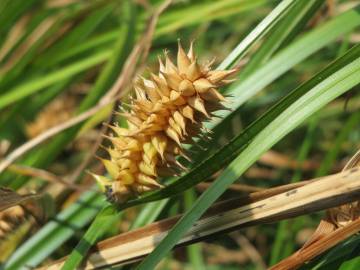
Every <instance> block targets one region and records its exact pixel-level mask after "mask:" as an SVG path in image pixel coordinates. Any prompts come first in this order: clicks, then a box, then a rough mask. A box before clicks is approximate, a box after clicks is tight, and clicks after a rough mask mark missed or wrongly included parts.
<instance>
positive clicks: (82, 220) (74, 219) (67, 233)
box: [5, 192, 104, 270]
mask: <svg viewBox="0 0 360 270" xmlns="http://www.w3.org/2000/svg"><path fill="white" fill-rule="evenodd" d="M103 205H104V199H103V197H102V196H101V195H99V194H97V193H95V192H87V193H85V194H83V195H82V197H81V198H80V199H79V200H78V201H77V202H76V203H74V204H73V205H72V206H70V207H69V208H67V209H66V210H64V211H63V212H61V213H60V214H58V215H57V216H56V217H55V218H54V220H53V221H49V222H48V223H47V224H46V225H45V226H44V227H43V228H41V230H40V231H38V232H37V233H36V234H35V235H34V236H33V237H31V238H30V239H29V240H28V241H26V242H25V243H24V244H23V245H22V246H20V247H19V248H18V249H17V250H16V251H15V253H14V254H13V255H12V256H11V257H10V259H9V260H8V261H7V263H6V264H5V269H8V270H12V269H14V270H17V269H21V268H23V267H25V266H27V267H36V266H38V265H39V263H41V262H42V261H43V260H44V259H46V258H47V257H48V256H49V255H50V254H51V253H52V252H53V251H54V250H55V249H57V248H58V247H59V246H60V245H62V244H63V243H64V242H65V241H66V240H68V239H69V238H70V237H71V236H72V235H73V234H74V232H75V230H79V229H81V228H82V227H83V226H84V225H86V224H88V223H89V222H90V221H91V220H92V219H93V217H94V216H95V215H96V214H97V213H98V211H99V209H100V208H101V207H102V206H103Z"/></svg>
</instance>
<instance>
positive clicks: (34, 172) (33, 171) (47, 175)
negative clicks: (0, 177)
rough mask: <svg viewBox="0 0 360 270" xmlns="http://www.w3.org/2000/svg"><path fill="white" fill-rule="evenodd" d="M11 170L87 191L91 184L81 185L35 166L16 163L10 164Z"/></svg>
mask: <svg viewBox="0 0 360 270" xmlns="http://www.w3.org/2000/svg"><path fill="white" fill-rule="evenodd" d="M9 170H10V171H11V172H14V173H17V174H20V175H25V176H30V177H37V178H41V179H43V180H46V181H49V182H52V183H58V184H62V185H64V186H66V187H67V188H70V189H74V190H79V191H85V190H89V188H90V186H81V185H77V184H74V183H73V182H72V181H68V180H66V179H64V178H62V177H59V176H57V175H55V174H53V173H51V172H49V171H46V170H42V169H37V168H33V167H28V166H22V165H15V164H14V165H10V167H9Z"/></svg>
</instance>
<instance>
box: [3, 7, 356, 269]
mask: <svg viewBox="0 0 360 270" xmlns="http://www.w3.org/2000/svg"><path fill="white" fill-rule="evenodd" d="M304 1H305V0H303V1H298V2H299V3H300V4H299V5H301V2H304ZM279 2H280V1H278V0H221V1H220V0H218V1H216V0H213V1H211V0H197V1H190V0H183V1H175V3H174V4H172V5H171V6H170V7H169V8H168V9H167V10H166V11H165V12H163V14H161V15H160V17H159V20H158V23H157V26H156V29H155V33H154V36H153V41H152V44H151V50H150V53H149V56H148V59H147V60H146V63H147V69H145V70H144V72H145V74H146V73H147V72H148V70H152V71H154V70H156V68H157V57H158V55H159V54H161V53H162V52H163V51H164V50H165V49H167V50H169V51H170V54H173V55H174V54H175V53H176V50H177V49H176V48H177V41H178V39H179V38H180V39H181V42H182V43H183V45H184V46H185V47H188V44H190V42H191V41H192V40H195V48H196V52H197V54H198V55H199V57H200V58H201V59H203V60H208V59H213V58H215V64H214V65H215V66H217V65H218V64H220V63H221V62H222V61H223V60H224V59H225V58H226V57H227V56H228V55H229V54H230V53H231V52H232V50H233V49H234V48H235V47H236V46H237V44H238V43H239V42H240V41H241V40H242V39H243V38H244V37H245V36H246V35H247V34H248V33H249V32H251V30H252V29H253V28H254V27H255V26H256V25H257V24H258V23H259V22H260V21H261V20H262V19H263V18H264V17H265V16H266V15H267V14H269V12H270V11H271V10H272V9H273V8H274V7H275V6H276V5H277V4H278V3H279ZM305 2H306V1H305ZM310 2H311V6H309V7H308V9H307V10H305V11H303V10H302V12H304V14H303V15H302V16H301V17H299V18H298V17H296V16H297V15H299V13H296V11H294V12H295V13H294V15H293V17H291V18H293V19H291V18H290V19H289V18H287V19H288V21H287V22H286V23H283V24H282V25H279V27H278V30H277V31H278V33H277V32H276V29H275V30H274V31H272V32H270V33H269V34H268V38H266V37H265V39H264V40H263V41H262V42H261V43H259V44H257V45H256V46H254V47H253V48H252V49H251V51H250V53H249V54H248V56H247V57H245V58H244V59H243V60H242V61H241V65H242V66H245V68H243V69H242V71H241V72H240V73H239V78H238V81H241V80H244V79H245V78H247V77H248V76H250V75H251V74H252V73H254V72H255V71H256V70H257V69H258V68H259V67H261V66H262V65H264V64H265V63H266V62H267V61H268V60H269V59H270V58H271V57H273V55H276V54H277V53H278V52H280V51H282V50H283V49H284V48H286V47H287V46H289V45H290V44H292V43H293V42H295V41H297V40H299V39H300V38H302V37H303V36H304V35H306V34H307V33H310V32H311V31H314V29H318V28H319V27H322V26H323V25H325V24H326V23H328V22H329V21H332V20H335V19H337V18H339V16H341V14H344V13H345V12H348V11H349V10H357V12H358V10H359V8H358V7H356V5H357V4H358V1H352V0H339V1H335V0H328V1H309V3H310ZM161 3H162V1H157V0H151V1H150V0H137V1H136V0H134V1H118V0H97V1H95V0H94V1H86V0H27V1H23V0H2V1H0V159H1V158H3V157H6V156H7V155H8V154H9V153H10V152H11V151H13V150H14V149H16V148H17V147H19V146H20V145H22V144H24V143H25V142H27V141H29V140H31V139H33V138H35V137H36V136H38V135H40V134H42V133H43V132H46V131H47V130H49V129H50V128H51V127H54V126H56V125H58V124H61V123H62V122H64V121H67V120H69V119H71V118H72V117H73V116H75V115H78V114H80V113H82V112H84V111H86V110H88V109H90V108H92V107H93V106H95V105H96V104H97V103H98V102H99V100H100V99H101V98H102V97H103V96H104V95H105V94H106V92H107V91H108V90H109V89H110V88H111V86H112V85H113V83H114V82H115V80H116V78H117V77H118V75H119V73H120V72H121V71H122V69H123V67H124V63H125V61H126V59H127V57H128V55H129V54H130V53H131V51H132V49H133V48H134V46H135V45H136V44H137V42H138V40H139V38H140V36H141V35H142V32H143V31H144V29H145V27H146V26H147V24H148V18H149V16H150V15H151V14H152V13H153V11H154V9H155V8H156V7H157V6H158V5H160V4H161ZM299 9H300V7H299ZM357 20H359V18H357ZM292 23H294V25H292ZM359 25H360V22H359V21H355V22H352V25H351V26H349V25H348V26H347V27H346V25H338V26H336V27H338V29H333V30H334V31H335V30H336V31H338V32H337V34H334V35H335V36H334V38H332V39H330V38H329V40H327V37H325V36H324V37H323V36H321V35H318V36H317V39H313V40H312V41H311V42H310V43H309V44H310V45H311V44H314V46H315V47H316V46H317V44H321V45H319V48H318V49H317V50H316V53H311V56H310V57H307V58H306V59H304V60H303V61H301V62H300V63H298V64H296V65H295V66H294V67H293V68H291V69H289V70H287V72H286V73H285V74H284V75H281V76H280V75H279V76H278V77H277V78H276V80H275V81H274V82H273V83H271V84H269V85H267V86H266V88H265V89H264V90H263V91H262V92H259V93H258V94H256V95H255V96H254V97H253V98H251V99H249V100H248V101H247V102H246V103H245V104H244V105H243V106H242V107H241V109H240V110H238V111H237V113H236V114H234V116H233V117H231V118H227V119H226V121H223V123H222V124H221V128H218V129H217V130H216V132H215V134H214V135H213V137H214V138H215V139H214V141H213V142H212V146H213V147H214V148H213V149H216V148H217V145H224V144H226V143H227V142H228V140H229V139H231V138H232V137H233V136H234V135H236V134H238V133H239V132H240V131H241V130H243V128H244V127H246V126H248V125H249V124H251V123H252V122H253V121H254V120H255V119H257V118H258V117H259V116H260V115H262V114H263V113H264V112H265V111H266V110H267V109H269V108H270V107H271V106H272V105H274V104H275V103H276V102H277V101H278V100H279V99H280V98H281V97H283V96H285V95H286V94H288V93H289V92H290V90H292V89H294V88H295V87H296V86H298V85H300V84H301V83H302V82H305V81H307V80H308V79H309V78H311V77H312V76H313V75H314V74H315V73H317V72H318V71H320V70H321V69H323V68H324V67H325V66H326V65H328V64H329V63H330V62H332V61H333V60H334V59H336V58H337V57H338V56H341V55H342V54H344V52H345V51H346V50H348V49H349V48H350V47H352V46H353V45H354V44H357V43H359V40H360V32H359V31H358V30H359V28H358V27H359ZM334 27H335V26H334ZM341 29H344V30H343V32H342V30H341ZM284 33H286V34H284ZM324 40H326V41H324ZM321 42H324V44H322V43H321ZM310 45H309V47H311V46H310ZM259 48H261V50H259ZM304 50H310V49H309V48H304ZM259 51H260V53H257V54H256V53H255V52H259ZM314 52H315V51H314ZM301 53H302V52H301V51H299V54H301ZM253 56H254V57H253ZM358 90H359V88H354V89H352V90H351V91H349V92H348V93H347V94H346V95H343V96H341V97H339V98H338V99H336V100H334V101H333V102H331V103H330V104H328V105H327V106H326V107H324V108H323V109H321V110H320V111H319V112H317V113H316V114H315V115H313V116H311V117H310V118H309V119H308V120H307V121H306V122H305V123H303V124H302V125H301V126H300V127H298V128H297V129H296V130H294V131H293V132H292V133H291V134H290V135H288V136H286V137H285V139H283V140H281V141H280V142H279V143H277V144H276V145H275V147H273V148H272V150H271V151H268V152H266V153H265V154H264V155H263V156H262V157H261V158H260V159H259V161H258V162H257V163H256V164H255V165H254V166H252V167H251V168H250V169H249V170H248V171H247V172H246V173H245V174H244V175H243V176H242V177H241V179H240V181H239V182H237V183H236V184H234V185H233V186H232V187H231V188H230V189H229V190H228V191H227V192H226V193H225V194H223V195H222V199H226V198H231V197H234V196H238V195H239V194H243V193H248V192H250V191H256V190H260V189H263V188H268V187H272V186H277V185H281V184H285V183H288V182H295V181H299V180H303V179H310V178H314V177H317V176H323V175H326V174H329V173H334V172H338V171H340V170H341V168H342V167H343V166H344V164H345V162H346V161H347V159H348V158H349V157H350V156H351V155H352V154H354V150H355V149H358V148H360V128H359V126H360V110H359V108H360V95H359V91H358ZM112 109H113V104H109V105H108V106H105V107H104V108H102V109H101V110H98V111H97V112H96V114H95V115H93V116H92V117H90V118H89V119H87V120H85V121H84V122H81V123H80V124H77V125H75V126H73V127H71V128H69V129H67V130H65V131H62V132H60V133H59V134H57V135H56V136H53V137H52V138H51V139H49V140H47V141H46V142H45V143H41V144H38V145H36V146H35V147H34V148H33V149H31V150H30V151H28V152H27V153H26V154H24V155H23V156H21V157H20V158H19V159H18V160H17V161H16V163H14V164H12V165H10V166H9V167H8V168H7V170H5V171H4V172H2V174H1V176H0V185H1V186H3V187H9V188H11V189H13V190H17V191H18V193H20V194H27V193H30V192H35V193H39V194H40V193H45V194H46V196H42V197H41V199H39V200H36V201H32V202H29V203H27V204H26V208H25V209H24V208H21V207H19V206H16V207H13V208H9V209H7V210H6V211H3V212H1V213H0V260H1V262H2V263H4V264H5V263H6V262H8V263H9V261H7V260H8V259H9V257H10V255H11V254H13V253H14V252H15V254H13V257H12V259H10V263H9V264H7V266H8V267H9V269H22V268H21V267H24V265H28V266H29V265H30V266H37V265H39V264H41V263H47V262H50V261H52V260H55V259H58V258H61V257H63V256H65V255H67V254H69V253H70V252H71V251H72V249H73V247H74V246H75V245H76V244H77V243H78V241H79V239H80V237H81V235H82V234H83V233H84V230H85V229H86V226H87V225H88V224H89V223H90V222H91V221H92V220H93V218H94V216H95V215H96V213H97V212H98V210H99V209H100V208H101V206H102V205H103V203H104V197H103V196H102V195H101V194H99V193H98V192H97V191H96V190H95V189H94V186H93V184H94V183H93V180H92V179H91V177H89V175H88V174H86V170H91V171H96V172H99V173H101V172H102V171H103V168H101V166H100V165H99V162H98V161H97V160H96V159H95V158H93V153H92V149H93V145H94V144H96V142H98V139H99V136H100V134H101V129H102V123H103V122H104V121H107V120H108V118H109V116H110V114H111V111H112ZM119 121H121V119H119ZM215 140H216V141H215ZM105 144H106V143H105ZM200 151H201V150H200ZM97 153H98V155H100V156H103V155H104V154H103V153H102V150H101V149H100V150H99V151H98V152H97ZM80 165H81V166H83V167H80ZM79 167H80V168H79ZM206 187H207V183H202V184H200V185H198V186H197V187H196V188H194V189H193V190H192V191H191V192H190V193H189V192H188V193H186V194H185V195H179V196H176V197H175V196H174V197H172V198H170V199H169V200H168V201H166V202H163V204H162V205H161V206H160V207H159V205H157V208H156V209H155V210H154V209H151V208H149V207H150V206H149V205H145V206H137V207H134V208H130V209H128V210H126V211H125V212H124V214H123V215H122V216H121V220H119V221H117V222H116V223H115V224H114V226H112V228H111V230H109V231H108V232H107V233H106V235H105V236H104V237H103V238H108V237H110V236H112V235H115V234H119V233H121V232H125V231H128V230H129V229H130V228H134V227H139V226H141V225H145V224H146V223H151V222H152V221H154V220H159V219H162V218H166V217H169V216H173V215H175V214H178V213H182V212H184V211H185V210H186V209H187V208H188V207H189V205H191V204H192V202H193V201H194V197H195V196H197V194H200V193H201V192H202V191H203V190H204V189H205V188H206ZM184 196H185V198H184ZM79 198H80V200H82V201H83V202H85V203H84V204H79V203H76V202H77V201H78V200H79ZM146 207H147V208H146ZM144 209H145V210H146V211H148V212H144ZM149 209H150V210H149ZM149 211H151V213H152V215H151V216H150V214H149ZM140 213H145V214H143V215H146V213H148V216H147V219H145V220H143V221H141V220H140V221H139V220H138V219H137V217H138V216H139V215H140ZM149 216H150V217H149ZM322 216H323V213H318V214H313V215H308V216H302V217H299V218H295V219H291V220H288V221H283V222H280V223H277V224H270V225H262V226H257V227H251V228H248V229H244V230H241V231H238V232H234V233H231V234H227V235H224V236H222V237H219V238H215V239H213V240H211V241H206V242H202V243H199V244H195V245H192V246H189V247H183V248H179V249H177V250H176V251H175V252H173V253H172V254H171V255H169V256H168V257H167V258H166V260H164V261H163V262H162V264H161V265H159V269H205V268H206V269H228V270H230V269H239V268H240V267H241V269H264V268H265V267H266V266H269V265H272V264H274V263H276V262H278V261H279V260H281V259H283V258H285V257H287V256H289V255H290V254H292V253H293V252H294V251H295V250H297V249H298V248H299V247H301V246H302V245H303V244H304V242H305V241H306V240H307V239H308V237H309V236H310V235H311V234H312V233H313V231H314V228H315V227H316V226H317V224H318V223H319V220H320V218H321V217H322ZM64 224H65V225H64ZM351 251H353V250H351ZM350 253H351V252H349V254H350ZM349 256H350V255H349ZM350 257H351V256H350ZM349 259H350V258H349ZM11 267H12V268H11ZM341 267H342V268H341V269H359V268H357V267H360V261H358V260H356V259H353V260H352V261H349V262H347V264H343V266H341Z"/></svg>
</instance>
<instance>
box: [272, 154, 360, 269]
mask: <svg viewBox="0 0 360 270" xmlns="http://www.w3.org/2000/svg"><path fill="white" fill-rule="evenodd" d="M359 169H360V150H359V151H358V152H356V153H355V155H354V156H353V157H352V158H351V159H350V160H349V161H348V163H347V164H346V165H345V166H344V168H343V172H344V171H347V170H350V171H351V170H359ZM358 208H359V202H355V203H352V204H345V205H339V206H337V207H335V208H332V209H330V210H328V212H327V214H326V217H325V218H324V219H322V220H321V221H320V223H319V225H318V227H317V228H316V230H315V232H314V233H313V235H312V236H311V237H310V238H309V240H308V241H307V242H306V243H305V245H304V246H303V247H302V248H301V249H300V250H298V251H297V252H295V253H294V254H292V255H291V256H289V257H288V258H285V259H284V260H282V261H280V262H279V263H277V264H276V265H274V266H273V267H272V268H271V269H272V270H280V269H281V270H283V269H297V268H298V267H300V266H301V265H303V264H304V263H306V262H307V261H309V260H311V259H313V258H315V257H316V256H318V255H320V254H321V253H323V252H324V251H326V250H328V249H329V248H331V247H333V246H335V245H337V244H338V243H339V242H341V241H342V240H344V239H346V238H347V237H349V236H351V235H352V234H354V233H356V232H358V231H359V230H360V224H359V212H358V211H357V210H358ZM338 218H340V219H341V221H342V222H341V223H343V224H345V226H343V225H342V224H340V223H339V222H338V221H339V220H338ZM339 227H340V228H339Z"/></svg>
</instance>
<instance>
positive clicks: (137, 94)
mask: <svg viewBox="0 0 360 270" xmlns="http://www.w3.org/2000/svg"><path fill="white" fill-rule="evenodd" d="M236 71H237V70H235V69H232V70H210V64H206V65H201V64H200V63H198V61H197V59H196V56H195V54H194V50H193V44H192V43H191V45H190V49H189V51H188V53H185V51H184V49H183V48H182V46H181V44H180V41H179V48H178V53H177V65H175V64H174V63H173V62H172V61H171V59H170V57H169V55H168V53H167V52H165V64H164V63H163V61H162V60H161V58H159V74H158V75H156V74H153V73H150V78H149V79H145V78H141V77H140V78H138V79H137V81H136V82H135V85H134V96H132V98H131V104H130V105H129V106H128V108H127V109H125V107H123V112H121V113H118V114H119V115H121V116H123V117H124V118H125V119H126V121H127V123H128V128H127V129H125V128H121V127H119V126H117V125H110V128H111V130H112V131H113V132H114V135H113V136H105V137H106V138H107V139H109V140H110V141H111V143H112V145H113V147H110V148H108V149H107V150H108V153H109V155H110V159H100V160H101V162H102V163H103V164H104V166H105V168H106V170H107V171H108V173H109V175H110V179H109V178H106V177H104V176H99V175H95V174H93V176H94V178H95V180H96V181H97V182H98V184H99V186H100V188H101V190H102V191H104V192H105V193H106V195H107V197H108V199H109V200H110V201H112V202H114V203H122V202H124V201H126V200H127V199H129V198H131V197H132V196H136V195H137V194H140V193H142V192H146V191H149V190H153V189H155V188H161V187H162V185H161V184H160V182H159V177H160V176H169V175H178V173H177V172H178V171H179V170H180V171H181V170H182V171H184V170H186V167H185V166H184V165H183V164H182V163H180V162H179V161H178V160H177V157H179V156H182V157H184V158H185V159H187V160H190V157H188V156H187V155H186V154H185V151H184V150H183V149H182V144H183V143H189V142H190V143H191V142H193V137H195V136H199V135H201V134H200V133H201V132H204V131H203V122H204V121H205V120H209V119H210V118H211V115H212V113H213V112H214V111H216V110H219V109H223V108H224V105H222V104H221V102H223V101H225V97H224V96H222V95H221V94H220V93H219V92H218V88H219V87H220V86H223V85H225V84H227V83H229V80H228V77H229V76H230V75H233V74H234V73H235V72H236Z"/></svg>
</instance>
